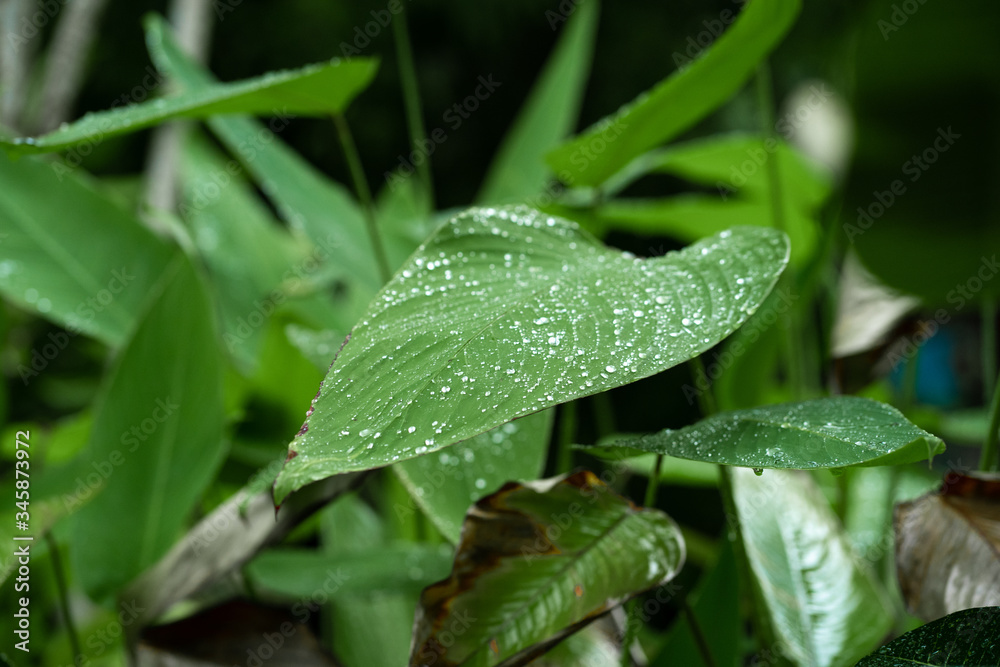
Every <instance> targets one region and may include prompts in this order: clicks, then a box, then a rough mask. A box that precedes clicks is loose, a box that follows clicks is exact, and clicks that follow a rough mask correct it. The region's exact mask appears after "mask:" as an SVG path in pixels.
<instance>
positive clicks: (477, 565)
mask: <svg viewBox="0 0 1000 667" xmlns="http://www.w3.org/2000/svg"><path fill="white" fill-rule="evenodd" d="M683 563H684V542H683V539H682V538H681V534H680V531H679V529H678V528H677V525H676V524H675V523H674V522H673V520H672V519H671V518H670V517H668V516H667V515H666V514H664V513H663V512H660V511H659V510H655V509H644V508H640V507H636V506H635V505H633V504H632V503H631V502H629V501H628V500H626V499H625V498H622V497H621V496H619V495H617V494H616V493H614V492H613V491H612V490H611V489H610V488H608V487H607V486H606V485H605V484H604V483H603V482H601V480H599V479H598V478H597V477H595V476H594V475H593V474H592V473H589V472H586V471H583V472H578V473H575V474H573V475H570V476H568V477H556V478H553V479H548V480H541V481H538V482H530V483H524V484H518V483H514V482H508V483H507V484H506V485H504V486H503V487H502V488H501V489H500V490H499V491H497V492H496V493H494V494H492V495H490V496H487V497H485V498H483V499H481V500H480V501H479V502H477V503H476V504H475V505H473V506H472V508H470V510H469V512H468V514H467V515H466V517H465V522H464V524H463V527H462V538H461V541H460V542H459V544H458V549H457V552H456V555H455V564H454V567H453V569H452V572H451V575H450V576H449V577H448V578H447V579H445V580H443V581H441V582H438V583H436V584H433V585H431V586H429V587H427V588H426V589H424V591H423V593H422V595H421V599H420V605H419V607H418V609H417V617H416V621H415V623H414V629H413V644H412V648H411V653H410V665H411V666H412V667H417V666H425V665H432V664H433V665H436V666H438V667H449V666H451V667H454V666H457V665H464V666H468V667H472V666H473V665H491V666H495V665H500V666H502V667H513V666H514V665H524V664H527V663H528V662H530V661H531V660H532V659H534V658H536V657H538V656H539V655H541V654H543V653H545V652H546V651H547V650H549V649H550V648H552V647H553V646H555V645H556V644H557V643H558V642H559V641H561V640H562V639H564V638H566V637H568V636H569V635H571V634H573V633H574V632H576V631H577V630H579V629H580V628H582V627H584V626H586V625H587V624H588V623H590V622H592V621H593V620H594V619H596V618H597V617H598V616H600V615H601V614H603V613H604V612H606V611H608V610H610V609H611V608H612V607H614V606H615V605H617V604H620V603H621V602H623V601H625V600H627V599H628V598H629V597H631V596H633V595H635V594H637V593H640V592H642V591H644V590H647V589H649V588H652V587H654V586H657V585H659V584H662V583H664V582H666V581H669V580H670V579H671V578H673V577H674V576H675V575H676V574H677V572H678V571H679V570H680V568H681V566H682V565H683Z"/></svg>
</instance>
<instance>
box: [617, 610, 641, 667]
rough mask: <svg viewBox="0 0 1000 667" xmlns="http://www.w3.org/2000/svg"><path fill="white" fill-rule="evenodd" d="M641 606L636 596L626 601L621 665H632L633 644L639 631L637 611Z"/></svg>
mask: <svg viewBox="0 0 1000 667" xmlns="http://www.w3.org/2000/svg"><path fill="white" fill-rule="evenodd" d="M638 608H639V598H637V597H635V598H632V599H631V600H629V601H628V602H626V603H625V633H624V634H623V635H622V658H621V667H632V644H633V643H635V637H636V635H637V634H638V633H639V622H638V619H637V618H636V617H637V616H638V614H636V613H635V611H636V609H638Z"/></svg>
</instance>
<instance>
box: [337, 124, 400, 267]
mask: <svg viewBox="0 0 1000 667" xmlns="http://www.w3.org/2000/svg"><path fill="white" fill-rule="evenodd" d="M333 123H334V125H336V126H337V135H338V136H339V137H340V144H341V146H343V148H344V158H345V159H346V160H347V166H348V167H349V168H350V170H351V180H352V181H353V182H354V191H355V192H356V193H357V195H358V199H359V200H361V207H362V208H363V209H364V214H365V223H366V224H367V225H368V235H369V237H371V242H372V250H373V251H374V252H375V262H376V263H377V264H378V270H379V275H380V276H381V278H382V282H383V283H387V282H389V279H390V278H392V270H391V269H390V268H389V258H388V256H387V255H386V253H385V246H384V245H383V243H382V235H381V234H380V233H379V230H378V221H377V220H376V218H375V204H374V202H373V201H372V191H371V189H370V188H369V187H368V179H366V178H365V170H364V168H363V167H362V166H361V156H360V155H358V148H357V146H355V145H354V137H353V136H351V128H350V127H348V125H347V119H345V118H344V116H343V114H334V115H333Z"/></svg>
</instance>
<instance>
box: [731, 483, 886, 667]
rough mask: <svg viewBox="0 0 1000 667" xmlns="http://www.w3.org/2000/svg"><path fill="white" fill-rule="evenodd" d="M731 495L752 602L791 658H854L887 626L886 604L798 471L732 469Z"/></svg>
mask: <svg viewBox="0 0 1000 667" xmlns="http://www.w3.org/2000/svg"><path fill="white" fill-rule="evenodd" d="M732 489H733V501H734V505H735V508H736V512H737V518H738V520H739V526H740V532H741V535H742V538H743V543H744V546H745V547H746V555H747V560H748V562H749V564H750V569H751V572H752V574H753V578H754V586H755V589H756V591H757V598H758V601H759V604H761V605H763V608H764V610H765V612H766V614H767V616H768V617H769V619H770V624H771V627H772V629H773V633H774V635H775V639H776V641H779V642H781V644H782V647H783V653H784V654H785V656H786V657H788V658H789V659H790V660H791V661H792V662H793V663H794V664H799V665H810V666H811V667H840V666H844V667H846V666H848V665H852V664H854V661H856V660H857V659H858V658H860V657H861V656H863V655H865V654H866V653H867V652H868V651H870V650H871V649H872V648H873V647H875V646H877V645H878V643H879V642H880V641H881V640H882V639H883V637H884V636H885V635H886V633H888V631H889V630H890V628H891V627H892V613H891V607H890V606H889V603H888V602H887V597H886V594H885V592H884V591H882V590H881V588H880V586H879V584H878V583H877V582H876V580H875V579H874V578H873V576H872V574H871V572H870V571H869V570H868V568H867V567H864V566H861V565H859V563H858V560H857V557H856V556H855V554H854V552H853V551H852V549H851V545H850V543H849V541H848V539H847V536H846V534H845V533H844V531H843V528H842V527H841V525H840V522H839V521H838V520H837V517H836V516H835V515H834V514H833V512H832V511H831V510H830V506H829V504H828V503H827V501H826V499H825V498H824V497H823V495H822V493H821V492H820V490H819V488H818V487H817V486H816V484H815V482H813V480H812V479H811V478H810V477H809V476H808V475H807V474H806V473H800V472H790V471H784V470H769V471H766V472H765V473H764V474H763V475H762V476H760V477H758V476H756V475H754V474H753V473H752V472H751V471H749V470H746V469H741V468H734V469H732Z"/></svg>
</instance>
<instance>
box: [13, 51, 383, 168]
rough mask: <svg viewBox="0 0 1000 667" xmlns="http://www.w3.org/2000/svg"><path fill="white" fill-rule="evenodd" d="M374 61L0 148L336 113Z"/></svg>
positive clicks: (311, 71)
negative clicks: (235, 117)
mask: <svg viewBox="0 0 1000 667" xmlns="http://www.w3.org/2000/svg"><path fill="white" fill-rule="evenodd" d="M377 70H378V61H377V60H375V59H372V58H357V59H352V60H341V59H339V58H334V59H333V60H331V61H329V62H326V63H318V64H315V65H308V66H306V67H302V68H299V69H295V70H285V71H280V72H269V73H268V74H265V75H263V76H260V77H256V78H254V79H247V80H245V81H239V82H234V83H217V84H215V85H213V86H211V87H209V88H205V89H203V90H186V91H184V92H182V93H179V94H175V95H170V96H168V97H163V98H159V99H156V100H150V101H148V102H142V103H138V104H128V105H124V106H119V107H117V108H112V109H109V110H107V111H101V112H96V113H90V114H87V115H86V116H84V117H83V118H81V119H80V120H78V121H76V122H74V123H70V124H68V125H64V126H63V127H61V128H59V129H58V130H55V131H54V132H50V133H49V134H46V135H43V136H41V137H27V138H16V139H10V138H4V137H0V146H2V147H4V148H6V149H7V150H8V151H9V152H12V153H48V152H52V151H61V150H65V149H68V148H73V147H75V146H80V145H89V146H92V145H93V144H96V143H100V142H102V141H104V140H105V139H109V138H111V137H114V136H117V135H119V134H126V133H128V132H136V131H138V130H141V129H144V128H147V127H151V126H153V125H158V124H160V123H163V122H165V121H168V120H171V119H174V118H208V117H209V116H216V115H220V114H234V113H238V114H251V115H262V116H277V115H282V116H288V115H297V116H328V115H330V114H333V113H341V112H343V110H344V109H345V108H347V105H348V104H350V102H351V100H353V99H354V97H355V96H356V95H357V94H358V93H360V92H361V91H362V90H364V89H365V88H367V87H368V84H369V83H371V81H372V79H373V78H374V77H375V72H376V71H377Z"/></svg>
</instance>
